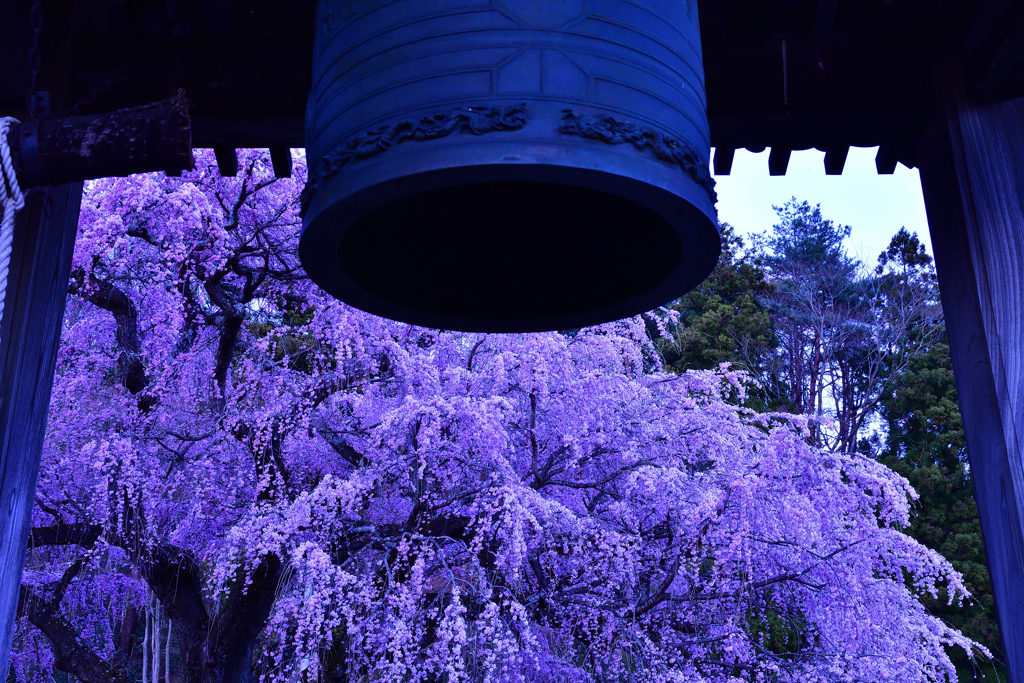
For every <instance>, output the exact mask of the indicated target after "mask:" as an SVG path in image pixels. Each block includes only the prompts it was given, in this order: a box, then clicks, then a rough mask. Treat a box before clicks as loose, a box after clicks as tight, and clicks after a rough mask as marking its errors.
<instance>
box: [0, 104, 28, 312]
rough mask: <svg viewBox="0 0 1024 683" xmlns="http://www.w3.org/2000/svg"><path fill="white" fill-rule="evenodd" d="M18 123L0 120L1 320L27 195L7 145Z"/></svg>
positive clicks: (12, 120)
mask: <svg viewBox="0 0 1024 683" xmlns="http://www.w3.org/2000/svg"><path fill="white" fill-rule="evenodd" d="M14 123H18V120H17V119H12V118H10V117H2V118H0V204H3V211H4V214H3V222H0V320H3V317H4V300H5V299H6V298H7V275H8V273H9V272H10V270H11V245H12V244H13V243H14V217H15V216H16V215H17V213H18V212H19V211H21V210H22V209H23V208H24V207H25V193H24V192H22V191H21V187H20V186H19V185H18V176H17V175H15V173H14V162H12V161H11V148H10V146H9V145H8V144H7V133H8V131H9V130H10V129H11V124H14Z"/></svg>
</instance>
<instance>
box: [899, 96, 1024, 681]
mask: <svg viewBox="0 0 1024 683" xmlns="http://www.w3.org/2000/svg"><path fill="white" fill-rule="evenodd" d="M946 106H947V112H946V115H945V116H944V117H939V121H938V122H937V124H936V125H935V127H934V129H933V130H932V131H931V133H930V134H929V135H928V138H927V140H926V141H925V143H924V144H922V145H921V149H920V150H919V153H920V154H921V179H922V183H923V187H924V194H925V203H926V207H927V210H928V221H929V224H930V228H931V233H932V240H933V245H934V250H935V259H936V266H937V269H938V275H939V284H940V288H941V293H942V304H943V309H944V311H945V315H946V325H947V329H948V331H949V338H950V339H949V341H950V349H951V351H952V355H953V369H954V373H955V374H956V379H957V385H958V388H959V395H960V408H961V412H962V414H963V420H964V432H965V435H966V437H967V446H968V451H969V456H970V463H971V470H972V475H973V479H974V487H975V494H976V497H977V501H978V509H979V513H980V516H981V527H982V533H983V535H984V538H985V547H986V552H987V554H988V561H989V571H990V574H991V579H992V588H993V592H994V595H995V600H996V609H997V612H998V614H999V623H1000V627H1001V630H1002V636H1003V644H1004V655H1005V661H1006V665H1007V671H1008V674H1009V676H1010V680H1011V681H1016V682H1017V683H1020V682H1021V681H1024V463H1022V454H1024V451H1022V446H1024V100H1017V101H1012V102H1006V103H1001V104H996V105H987V106H980V105H974V104H970V103H967V102H966V101H965V100H964V99H963V98H962V97H951V98H950V100H949V101H948V102H947V105H946Z"/></svg>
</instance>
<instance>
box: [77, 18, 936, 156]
mask: <svg viewBox="0 0 1024 683" xmlns="http://www.w3.org/2000/svg"><path fill="white" fill-rule="evenodd" d="M786 40H787V69H786V73H785V74H784V72H783V66H782V57H781V47H780V43H779V37H778V36H772V35H753V36H747V35H730V36H715V37H713V38H709V40H708V41H706V42H705V44H704V57H705V59H704V66H705V71H706V73H707V93H708V114H709V117H710V120H711V127H712V136H713V138H716V137H717V138H721V139H718V140H716V139H713V140H712V144H713V145H715V146H722V147H732V148H735V149H740V148H745V147H756V146H772V145H775V144H789V145H790V146H791V147H792V148H793V149H799V148H806V147H815V146H823V145H825V144H827V143H828V141H829V140H837V141H841V142H842V143H843V144H851V145H857V146H875V145H878V144H879V143H880V142H881V141H882V140H884V139H886V138H887V137H897V136H900V135H905V134H910V135H912V136H918V135H920V134H922V133H923V131H924V129H925V128H926V127H927V125H928V122H929V121H930V120H931V118H932V116H933V115H934V111H935V107H934V96H933V93H932V92H931V90H930V89H929V88H928V84H929V83H930V80H929V77H928V74H929V73H930V72H929V71H928V69H929V68H930V65H929V62H928V61H927V59H926V58H925V57H924V55H925V54H926V52H927V51H926V50H924V49H923V48H922V43H923V42H924V38H921V37H919V36H915V35H910V36H903V35H899V36H884V35H883V36H873V35H870V34H863V35H861V34H856V35H852V36H849V35H846V34H845V33H843V34H835V33H833V34H830V35H810V34H806V35H793V36H787V38H786ZM161 41H163V42H161ZM312 51H313V41H312V35H309V36H304V35H276V34H275V35H272V36H261V37H260V38H259V39H258V40H254V39H253V38H252V37H251V36H223V35H218V36H207V35H192V36H186V37H181V38H173V37H171V36H166V37H165V38H159V37H156V38H149V37H147V38H145V39H142V38H140V37H131V36H129V37H124V36H118V35H113V34H110V35H98V34H85V35H82V36H81V39H80V43H79V50H78V53H77V57H76V61H75V68H74V74H73V77H72V83H73V91H74V92H73V93H72V94H71V96H70V97H69V99H71V100H72V101H73V100H75V99H77V98H78V97H80V96H81V95H84V94H86V93H88V92H90V91H92V90H93V89H94V88H95V87H96V86H97V85H98V84H104V83H107V81H108V80H109V79H110V76H111V75H112V74H115V73H116V72H117V71H118V69H119V68H120V67H121V66H122V65H124V64H126V63H127V64H131V65H132V67H131V68H130V69H129V70H128V72H126V73H125V74H124V76H123V77H122V78H115V79H114V81H113V82H111V83H110V87H109V88H107V89H106V90H104V91H103V92H102V93H101V94H100V95H99V96H98V97H97V98H96V100H95V102H94V104H93V105H91V106H90V111H112V110H115V109H119V108H123V107H127V106H133V105H136V104H138V103H139V102H140V101H146V100H159V99H162V98H164V97H167V96H168V95H169V94H171V93H173V92H174V91H175V89H177V88H179V87H181V88H185V89H186V91H187V92H188V94H189V97H190V99H191V100H192V103H193V107H192V109H191V112H192V116H193V141H194V144H195V145H196V146H213V145H215V144H227V145H234V146H235V147H262V148H266V147H269V146H271V145H279V144H286V145H288V146H290V147H301V146H303V145H304V139H303V121H304V118H305V103H306V99H307V96H308V94H309V90H310V88H311V87H312V82H311V74H312V66H311V60H312ZM765 55H771V58H766V57H765ZM784 79H785V81H786V88H785V89H784V88H783V80H784ZM908 129H909V130H908ZM723 133H726V135H725V136H723ZM844 136H846V137H844Z"/></svg>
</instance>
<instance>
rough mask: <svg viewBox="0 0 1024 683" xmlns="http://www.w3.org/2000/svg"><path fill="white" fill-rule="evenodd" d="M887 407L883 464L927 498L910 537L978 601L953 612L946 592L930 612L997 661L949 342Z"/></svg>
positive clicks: (904, 382) (927, 357) (908, 373)
mask: <svg viewBox="0 0 1024 683" xmlns="http://www.w3.org/2000/svg"><path fill="white" fill-rule="evenodd" d="M881 408H882V409H881V413H882V416H883V418H884V420H885V424H886V426H887V428H888V438H887V439H886V440H885V443H884V450H883V452H882V455H881V457H880V458H879V459H880V461H881V462H882V463H883V464H885V465H887V466H888V467H890V468H891V469H893V470H895V471H896V472H897V473H898V474H901V475H902V476H904V477H906V478H907V479H908V480H909V481H910V483H911V485H913V487H914V489H915V490H916V491H917V493H918V495H919V496H920V499H919V500H918V502H917V515H916V516H914V518H913V520H912V522H911V524H910V527H908V529H907V533H908V534H909V535H910V536H912V537H913V538H915V539H916V540H918V541H920V542H921V543H923V544H925V545H927V546H928V547H930V548H932V549H933V550H937V551H938V552H939V553H941V554H942V555H943V556H944V557H945V558H946V559H948V560H950V561H951V562H952V564H953V566H954V567H956V568H957V570H958V571H960V572H961V573H963V575H964V583H965V584H966V585H967V588H968V590H969V591H970V592H971V593H972V595H973V600H970V601H965V603H964V605H963V606H962V607H958V606H957V605H955V604H954V605H948V604H947V602H948V596H946V595H945V594H944V593H942V592H940V593H939V595H938V597H937V598H930V599H927V600H926V606H927V608H928V610H929V611H930V612H931V613H932V614H934V615H935V616H938V617H940V618H942V619H944V620H946V621H947V622H949V623H950V624H951V625H953V626H955V627H956V628H959V629H961V630H962V631H964V633H966V634H968V635H970V637H971V638H974V639H975V640H977V641H979V642H983V643H984V644H985V645H986V646H987V647H988V648H989V649H990V650H991V651H992V652H993V653H994V654H995V656H996V658H997V659H998V658H999V653H1000V646H1001V643H1000V640H999V627H998V623H997V621H996V615H995V608H994V600H993V597H992V588H991V585H990V583H989V575H988V569H987V565H986V563H985V548H984V544H983V541H982V536H981V525H980V522H979V519H978V509H977V506H976V505H975V502H974V489H973V486H972V483H971V474H970V467H969V465H968V462H967V444H966V442H965V440H964V431H963V422H962V420H961V417H960V409H959V404H958V403H957V392H956V381H955V380H954V378H953V366H952V363H951V361H950V355H949V344H948V343H947V342H946V340H945V339H942V340H941V341H939V342H938V343H936V344H934V345H933V346H932V347H931V348H930V349H929V350H928V351H927V353H923V354H919V355H917V356H915V357H914V358H912V359H911V361H910V365H909V367H908V368H907V369H906V370H905V371H904V372H902V373H900V374H898V375H896V376H895V377H893V378H892V379H891V380H890V381H889V382H888V384H887V386H886V391H885V398H884V399H883V401H882V406H881ZM954 661H955V662H956V664H957V668H958V670H960V671H961V679H963V678H965V677H967V678H968V679H969V678H970V677H971V675H973V670H972V663H970V662H968V661H967V660H966V659H956V658H954Z"/></svg>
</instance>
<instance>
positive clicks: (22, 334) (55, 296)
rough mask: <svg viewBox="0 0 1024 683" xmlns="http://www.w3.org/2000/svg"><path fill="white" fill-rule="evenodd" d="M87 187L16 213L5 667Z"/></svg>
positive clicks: (0, 643) (1, 654)
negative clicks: (73, 253)
mask: <svg viewBox="0 0 1024 683" xmlns="http://www.w3.org/2000/svg"><path fill="white" fill-rule="evenodd" d="M81 197H82V184H81V183H76V184H73V185H63V186H61V187H58V188H55V189H46V190H34V191H32V192H31V193H29V196H28V199H27V201H26V206H25V208H24V209H23V210H22V212H21V213H20V214H18V218H17V223H16V227H15V231H14V245H13V252H12V254H11V270H10V275H9V278H8V284H7V299H6V305H5V307H4V318H3V323H2V324H0V510H2V511H3V514H0V662H4V665H3V666H4V667H6V662H7V658H8V653H9V651H10V647H11V637H12V635H13V631H14V623H15V619H14V614H15V610H16V608H17V605H18V588H19V586H20V585H21V569H22V566H23V565H24V563H25V547H26V541H27V538H28V530H29V524H30V521H31V515H32V506H33V505H34V504H35V489H36V477H37V475H38V472H39V459H40V455H41V453H42V449H43V439H44V437H45V435H46V417H47V412H48V410H49V407H50V389H51V385H52V384H53V373H54V367H55V365H56V362H57V347H58V346H59V344H60V333H61V320H62V319H63V317H64V302H65V301H66V299H67V292H68V278H69V277H70V273H71V256H72V252H73V251H74V246H75V234H76V232H77V229H78V210H79V206H80V204H81Z"/></svg>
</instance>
